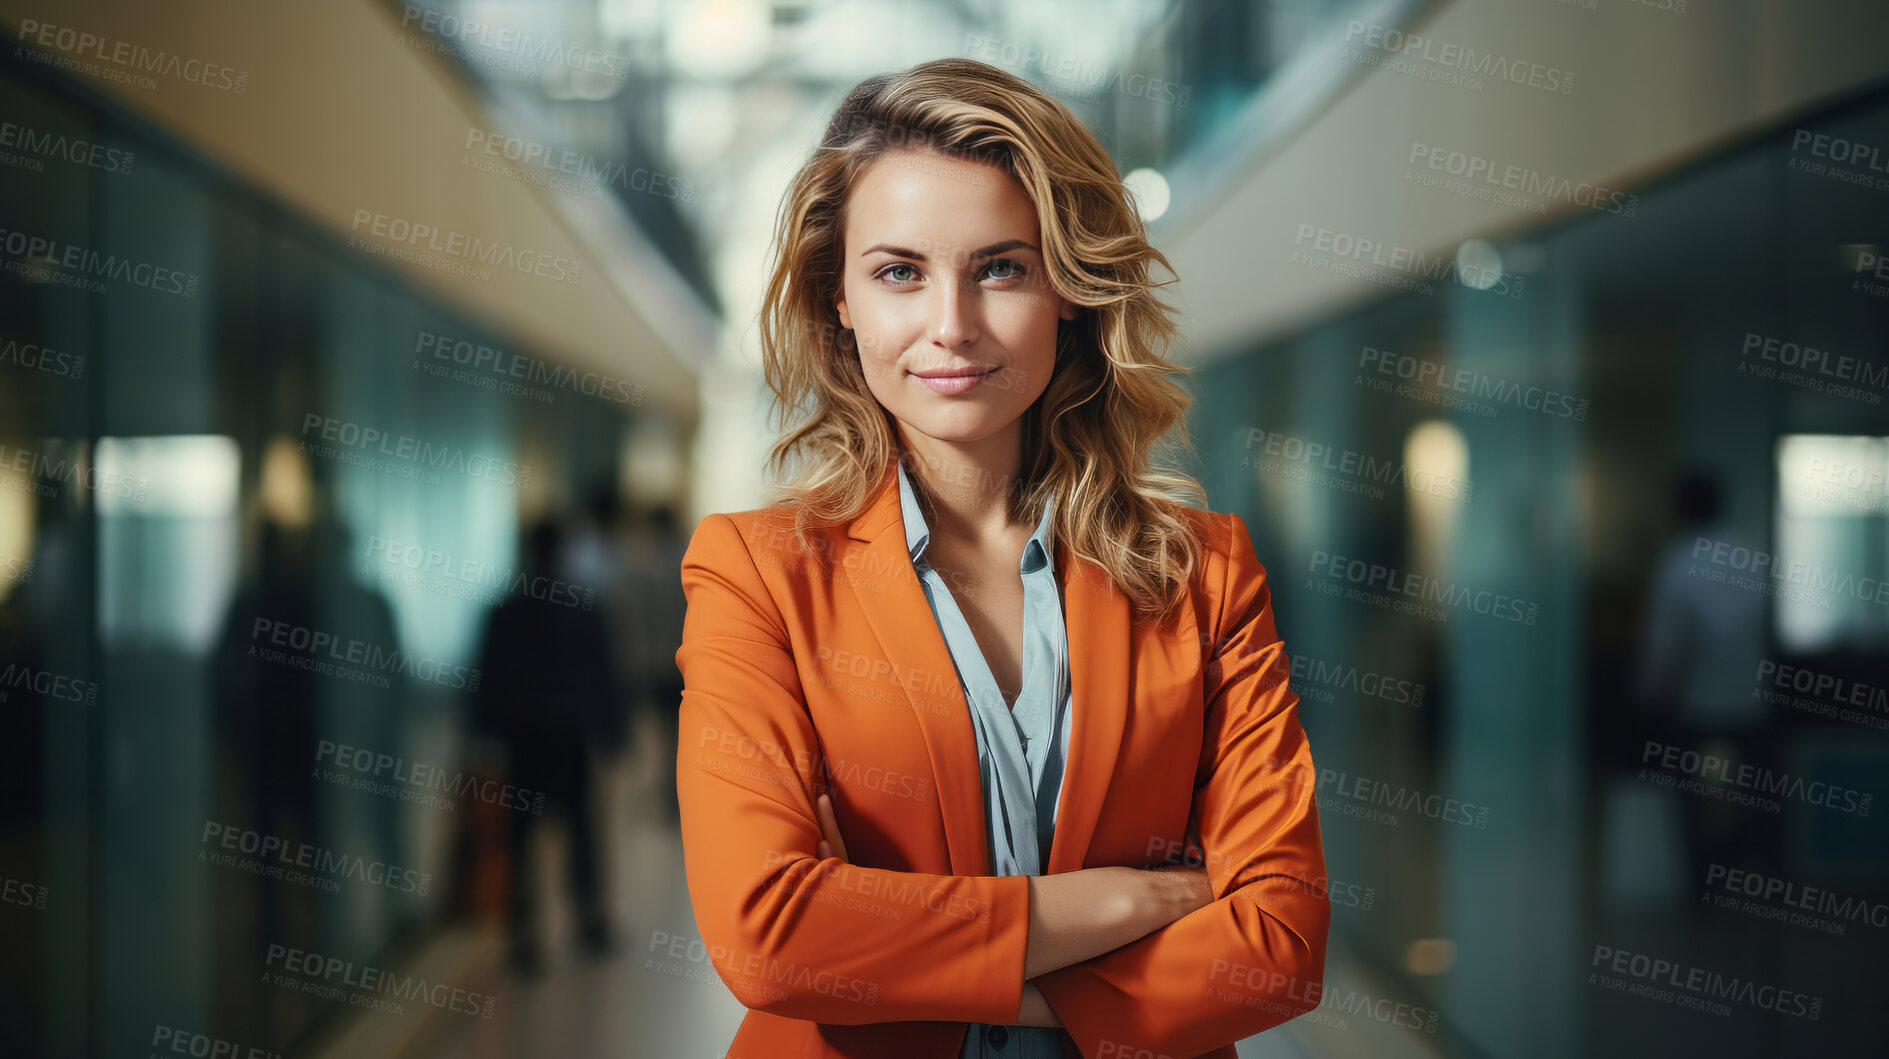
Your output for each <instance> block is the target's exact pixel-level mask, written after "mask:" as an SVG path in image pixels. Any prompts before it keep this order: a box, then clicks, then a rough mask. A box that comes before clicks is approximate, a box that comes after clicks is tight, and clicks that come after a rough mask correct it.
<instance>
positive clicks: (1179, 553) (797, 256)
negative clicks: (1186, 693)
mask: <svg viewBox="0 0 1889 1059" xmlns="http://www.w3.org/2000/svg"><path fill="white" fill-rule="evenodd" d="M910 150H917V151H925V152H932V153H936V154H942V155H946V156H953V157H961V158H969V159H972V160H976V161H981V162H986V163H989V164H994V165H997V166H1000V167H1001V168H1002V169H1003V170H1005V171H1006V172H1008V173H1009V174H1010V175H1011V176H1012V177H1014V178H1015V179H1016V180H1017V182H1018V183H1019V184H1021V185H1022V187H1023V190H1024V192H1025V193H1026V194H1027V195H1028V196H1029V198H1030V200H1031V202H1032V203H1034V204H1035V207H1036V213H1037V220H1038V223H1039V225H1040V227H1041V230H1042V241H1043V256H1044V259H1045V261H1046V263H1047V266H1048V277H1047V280H1048V283H1049V284H1050V286H1051V287H1052V288H1053V289H1054V290H1055V292H1056V293H1057V294H1058V295H1060V296H1061V297H1062V298H1064V299H1065V300H1067V301H1069V302H1071V303H1072V304H1074V305H1075V306H1076V307H1077V317H1076V319H1075V320H1073V321H1062V322H1060V324H1059V327H1058V331H1057V341H1056V360H1055V368H1054V369H1053V372H1052V375H1051V378H1050V381H1049V384H1048V387H1047V388H1046V389H1045V391H1044V392H1043V394H1042V396H1040V397H1039V398H1038V399H1037V400H1036V401H1035V402H1034V403H1033V404H1032V405H1031V406H1030V408H1029V410H1028V411H1026V412H1025V413H1024V417H1023V418H1024V422H1023V454H1022V456H1023V458H1022V462H1021V464H1020V466H1021V468H1022V470H1021V472H1020V474H1019V476H1018V481H1017V482H1016V487H1015V488H1013V489H1011V490H1010V492H1009V504H1010V516H1011V518H1012V519H1013V520H1024V521H1031V522H1033V521H1035V519H1036V518H1038V517H1040V516H1041V513H1042V510H1043V504H1044V503H1045V502H1047V500H1048V499H1049V498H1050V497H1052V496H1053V497H1055V498H1056V501H1057V506H1056V518H1055V532H1056V541H1057V546H1058V547H1060V548H1067V549H1069V552H1070V554H1071V555H1073V556H1078V557H1081V558H1083V559H1087V560H1089V561H1091V562H1093V563H1095V564H1096V565H1098V566H1099V567H1101V568H1102V569H1103V570H1104V571H1106V572H1107V574H1108V576H1109V577H1110V579H1111V580H1112V581H1113V583H1114V585H1115V587H1116V588H1118V589H1119V590H1120V591H1121V592H1122V593H1123V595H1125V596H1127V597H1128V599H1129V601H1130V603H1131V605H1132V607H1133V609H1134V612H1135V613H1136V615H1137V616H1140V617H1146V618H1152V619H1154V620H1156V621H1163V620H1165V619H1166V618H1167V617H1168V616H1169V615H1171V614H1172V613H1174V611H1175V609H1176V607H1177V606H1178V604H1179V603H1180V601H1181V600H1182V598H1183V597H1184V596H1185V595H1186V592H1187V586H1188V583H1189V581H1190V579H1191V578H1192V576H1193V575H1194V573H1195V571H1196V569H1197V568H1198V566H1199V564H1200V562H1201V550H1202V541H1201V539H1200V535H1199V528H1198V525H1197V521H1196V520H1195V519H1194V518H1191V517H1190V516H1189V515H1188V513H1187V512H1186V510H1185V509H1186V508H1188V507H1189V506H1190V505H1189V504H1188V503H1186V501H1188V500H1197V501H1198V506H1199V507H1202V508H1204V507H1205V506H1206V493H1205V490H1203V489H1202V488H1201V486H1200V484H1199V483H1198V482H1196V481H1195V480H1194V479H1193V478H1191V477H1189V476H1188V475H1186V474H1184V473H1181V472H1180V471H1178V470H1176V469H1174V468H1173V467H1172V465H1171V463H1170V462H1169V461H1168V459H1167V457H1171V456H1173V455H1175V454H1177V453H1178V452H1180V451H1185V452H1186V453H1187V454H1188V455H1190V456H1191V455H1193V451H1194V450H1193V446H1192V443H1191V442H1190V441H1189V440H1188V439H1187V437H1186V434H1185V431H1183V430H1176V429H1175V428H1176V427H1177V426H1179V425H1180V424H1181V423H1182V420H1183V418H1184V416H1185V413H1186V410H1187V407H1188V405H1189V404H1190V403H1191V400H1192V399H1191V398H1190V397H1189V395H1188V394H1187V392H1186V391H1185V390H1183V389H1182V388H1181V387H1180V386H1179V385H1177V384H1176V383H1174V382H1172V381H1170V379H1169V376H1172V375H1178V374H1184V373H1185V372H1186V370H1187V369H1186V368H1184V367H1182V366H1180V365H1177V364H1175V363H1173V362H1171V361H1169V360H1168V359H1167V349H1168V344H1169V342H1170V340H1171V339H1172V337H1173V334H1174V330H1175V326H1174V323H1173V321H1172V319H1171V318H1170V313H1171V310H1170V308H1169V307H1168V306H1167V305H1166V304H1165V303H1163V302H1162V301H1160V300H1159V299H1158V298H1157V297H1156V296H1155V290H1156V288H1157V287H1159V286H1165V285H1166V284H1165V283H1156V282H1154V281H1153V280H1152V279H1151V278H1150V276H1149V270H1150V265H1151V264H1153V263H1157V262H1158V263H1159V264H1160V265H1161V267H1162V268H1164V269H1166V270H1167V271H1168V273H1169V274H1170V275H1172V274H1173V268H1172V267H1171V266H1170V265H1169V264H1168V261H1167V258H1165V257H1163V256H1162V254H1161V252H1160V251H1158V250H1156V249H1154V248H1153V247H1152V246H1150V245H1149V243H1148V238H1147V230H1146V228H1145V227H1144V226H1143V224H1142V222H1141V218H1140V215H1139V214H1138V213H1137V212H1136V210H1135V207H1134V204H1133V203H1132V202H1131V201H1130V200H1129V197H1128V192H1127V189H1126V188H1125V187H1124V186H1123V184H1122V181H1121V178H1120V176H1119V175H1118V174H1117V171H1116V168H1115V164H1114V162H1113V160H1111V159H1110V158H1109V156H1108V153H1107V152H1106V151H1104V150H1103V149H1102V146H1101V144H1099V143H1098V142H1096V139H1095V136H1094V135H1093V134H1092V133H1090V131H1089V130H1088V129H1087V128H1085V127H1084V126H1083V125H1082V123H1081V122H1080V121H1078V120H1076V118H1075V116H1074V115H1072V114H1071V113H1070V112H1069V110H1068V109H1067V108H1065V107H1064V106H1063V105H1062V104H1060V103H1058V102H1056V101H1055V100H1053V99H1051V98H1050V97H1049V96H1047V95H1045V94H1044V93H1043V92H1042V91H1041V90H1039V89H1038V88H1036V87H1035V86H1034V85H1031V84H1030V83H1029V82H1027V81H1024V80H1023V79H1021V78H1019V77H1016V76H1014V75H1012V74H1009V73H1006V72H1005V71H1003V70H999V69H997V68H996V67H994V66H990V65H988V64H985V63H981V62H977V61H975V60H971V59H958V58H952V59H939V60H935V61H932V62H927V63H921V64H920V65H918V66H914V67H912V68H911V69H910V70H907V71H905V72H903V73H898V74H888V75H882V76H878V77H872V78H868V79H866V80H865V81H862V82H860V83H859V85H858V86H857V87H855V88H854V89H853V90H852V91H851V92H850V93H849V94H848V95H847V96H846V98H845V100H844V101H843V102H841V103H840V105H839V108H838V110H837V111H836V112H835V113H834V115H833V119H832V121H831V122H829V123H828V125H827V128H826V132H825V135H823V136H822V137H821V140H820V145H819V147H818V148H816V149H815V150H814V152H813V153H812V155H811V157H809V158H808V160H807V162H806V164H804V165H803V166H801V168H800V171H799V172H798V173H796V174H795V176H794V179H793V182H792V184H791V185H790V186H789V188H788V191H787V194H786V196H785V198H784V199H783V200H782V204H781V209H780V213H779V216H778V218H777V220H776V225H775V233H774V242H773V254H774V264H773V268H772V270H771V275H770V276H769V279H768V283H767V291H766V296H765V301H764V302H763V308H762V310H761V317H760V321H759V330H760V343H761V358H762V365H763V370H764V373H765V376H766V380H767V385H768V387H769V388H770V389H771V390H772V391H773V394H774V402H773V406H774V409H775V410H776V411H777V412H779V414H780V418H781V420H782V427H783V434H782V437H781V438H780V440H779V441H777V442H776V443H775V445H774V446H773V449H772V451H771V453H770V455H769V458H768V461H767V466H768V469H769V470H770V471H772V472H774V473H775V474H777V475H779V476H781V477H782V478H784V479H785V484H783V485H781V486H778V487H777V494H776V503H778V504H781V505H784V506H787V507H789V508H791V509H792V511H793V526H794V532H795V535H796V537H797V538H798V539H799V540H800V541H801V542H802V543H803V545H804V544H805V543H806V540H807V536H806V535H807V532H808V531H809V530H810V529H812V528H814V527H816V526H823V525H832V524H835V523H841V522H845V521H848V520H850V519H852V518H855V517H857V516H858V515H859V514H860V513H861V512H862V511H864V510H865V508H866V507H867V506H868V505H869V504H870V503H871V501H872V499H873V497H874V495H875V493H876V491H877V488H878V487H879V486H880V485H881V484H882V483H883V482H884V480H885V476H886V475H888V474H890V473H892V467H893V464H894V462H895V461H896V460H898V459H899V458H900V455H901V446H900V444H899V442H898V435H897V430H896V425H895V421H894V419H893V417H892V415H891V413H890V412H888V411H887V410H886V409H885V407H884V406H882V405H881V404H880V403H879V402H878V400H877V399H876V398H875V397H874V396H873V395H872V391H871V390H870V389H869V388H868V387H867V384H866V377H865V373H864V370H863V368H862V367H861V364H860V358H859V356H858V351H857V349H856V345H855V339H854V336H853V334H852V332H850V331H848V330H846V329H845V328H843V327H841V326H840V321H839V313H838V310H837V308H836V305H835V303H836V302H837V301H838V299H839V293H840V284H841V268H842V258H843V256H844V239H843V234H844V223H845V216H846V203H847V200H848V195H849V193H850V191H851V189H852V188H853V187H854V186H856V184H857V181H858V180H859V178H860V177H861V176H862V175H863V174H864V173H865V171H866V169H867V168H868V167H869V166H871V165H872V164H873V163H874V162H876V161H878V160H879V159H880V158H881V157H883V156H885V155H887V154H889V153H891V152H895V151H910ZM1167 282H1172V281H1171V280H1170V281H1167ZM789 420H793V421H794V423H793V425H792V426H791V428H789V427H788V421H789ZM1157 456H1160V457H1162V459H1161V460H1158V461H1157V459H1156V457H1157ZM912 477H913V479H914V481H913V485H914V487H915V488H916V489H918V490H919V491H920V492H921V494H922V492H923V489H924V486H923V485H922V484H921V476H919V475H913V476H912ZM929 501H930V498H929V497H924V496H922V495H921V503H927V504H929Z"/></svg>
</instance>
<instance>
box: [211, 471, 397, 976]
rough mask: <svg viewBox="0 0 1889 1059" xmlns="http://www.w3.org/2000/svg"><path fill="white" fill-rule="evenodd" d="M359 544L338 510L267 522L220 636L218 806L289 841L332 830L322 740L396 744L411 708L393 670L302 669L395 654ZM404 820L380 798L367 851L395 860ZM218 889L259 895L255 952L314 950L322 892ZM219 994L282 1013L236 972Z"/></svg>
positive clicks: (253, 885)
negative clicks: (344, 651) (355, 559)
mask: <svg viewBox="0 0 1889 1059" xmlns="http://www.w3.org/2000/svg"><path fill="white" fill-rule="evenodd" d="M354 540H355V538H354V533H353V529H352V527H351V526H349V525H348V523H347V522H346V521H345V520H344V519H342V518H341V517H340V516H339V514H338V513H337V512H336V511H335V510H334V508H333V506H332V505H331V504H327V503H323V504H319V505H317V507H316V508H315V510H314V512H313V516H312V518H311V520H310V521H309V522H308V524H307V525H305V526H292V525H285V524H283V523H280V522H278V521H276V520H275V519H273V518H266V517H265V518H264V520H263V521H262V524H261V527H260V530H259V534H258V538H257V547H256V554H255V563H254V566H253V567H252V568H251V570H250V572H249V573H248V574H247V576H246V577H245V578H244V579H243V581H242V582H241V583H240V584H239V585H238V586H237V589H236V591H235V593H234V594H233V595H232V597H231V599H230V603H229V607H228V609H227V611H225V613H224V617H223V624H222V628H221V630H220V632H219V634H218V638H217V648H216V654H215V656H214V666H213V674H214V675H213V680H214V682H215V683H214V689H215V690H214V709H215V716H216V731H217V732H218V733H219V736H220V738H221V745H220V747H219V755H220V756H221V758H222V760H223V761H224V762H225V768H226V774H228V775H230V776H231V777H232V779H233V780H234V783H233V785H232V787H231V789H229V790H228V792H227V794H226V795H222V796H220V797H219V804H220V805H222V806H223V808H222V809H221V810H220V811H221V812H224V813H227V814H228V815H227V816H226V817H225V819H227V820H230V821H232V822H233V821H239V820H240V821H243V822H244V824H245V826H248V827H251V828H254V829H255V830H256V831H259V832H262V833H263V834H267V835H270V836H272V837H276V838H280V839H281V840H282V841H283V842H285V843H287V844H289V845H291V846H293V845H294V844H296V843H302V842H306V843H308V844H310V845H312V846H321V845H324V844H326V843H327V842H328V841H329V838H328V837H327V836H331V835H332V834H333V832H334V828H335V826H336V825H335V822H334V820H333V819H332V818H331V817H330V816H328V814H325V813H323V812H322V802H321V797H320V792H321V791H322V790H323V789H325V788H326V785H325V784H322V783H321V781H320V780H318V779H316V778H315V776H314V775H313V773H315V771H316V769H317V761H318V746H319V744H320V742H321V741H322V740H324V739H328V740H340V741H343V742H355V743H357V744H362V743H365V744H368V745H378V746H386V745H390V744H391V742H392V739H393V738H394V737H393V735H392V733H393V732H394V731H395V730H396V729H397V727H398V725H399V717H400V709H399V708H400V706H401V704H402V703H403V702H404V701H405V694H406V691H407V685H406V683H405V678H404V677H403V675H402V674H400V673H399V672H397V671H396V672H389V671H388V670H387V668H386V667H385V666H379V667H377V666H375V665H373V664H372V663H367V664H362V665H359V666H353V667H350V668H353V669H357V670H359V671H361V672H363V673H372V674H373V675H374V676H378V677H383V678H385V686H382V685H381V684H380V683H379V682H378V681H371V680H352V679H347V678H345V677H341V676H337V675H335V674H333V673H331V672H322V671H319V668H321V667H318V666H317V665H312V664H305V663H331V662H336V661H339V659H334V658H330V657H329V656H328V654H326V653H325V652H324V650H323V649H321V648H319V647H313V646H310V642H311V639H312V638H315V637H328V638H331V639H330V640H329V642H330V643H340V644H351V643H358V644H365V645H370V646H371V647H372V648H373V649H374V650H375V652H376V653H377V655H378V657H380V658H382V659H397V658H398V657H399V655H400V640H399V632H398V630H397V628H396V626H395V623H394V615H393V608H392V607H391V606H390V605H389V604H388V602H387V600H386V597H384V596H382V595H381V594H380V593H379V592H378V591H376V590H375V589H372V588H370V587H367V586H366V585H364V584H362V583H361V582H360V581H359V580H358V579H357V577H356V576H355V572H354V571H353V569H351V560H350V557H351V555H352V552H353V547H354ZM398 815H399V813H398V809H397V807H394V806H391V805H387V804H384V803H383V804H378V805H373V806H372V808H371V810H370V811H369V812H368V813H367V814H366V821H367V828H366V834H367V835H368V836H369V838H370V840H371V842H372V848H374V849H376V850H378V851H379V855H380V856H381V857H383V858H385V859H387V860H390V861H391V860H399V859H404V858H402V857H400V856H399V853H400V849H399V845H398V843H399V841H400V838H399V834H398ZM216 885H217V886H218V888H219V889H220V890H221V891H222V894H221V896H220V897H219V903H220V904H222V903H225V902H228V901H230V900H232V899H233V900H236V901H241V900H242V899H243V898H241V897H238V896H236V895H235V893H234V891H238V890H243V889H247V890H250V891H251V892H252V893H253V894H254V900H255V902H256V908H257V915H256V929H255V933H254V934H253V936H248V937H245V938H243V939H242V941H243V943H247V944H249V945H252V946H253V947H254V948H255V949H256V950H257V951H259V952H260V951H264V950H266V949H267V947H268V946H269V945H273V944H284V945H297V944H310V943H312V942H313V941H314V940H315V938H316V937H317V930H318V927H319V915H320V912H319V909H320V905H321V904H322V902H321V900H320V898H319V896H318V895H317V891H314V890H311V889H308V888H306V887H300V886H285V885H284V884H282V883H281V882H279V881H276V880H272V879H265V878H254V877H246V876H219V877H218V881H217V884H216ZM221 988H225V989H230V990H239V991H240V990H247V991H249V992H250V993H251V994H253V996H254V997H255V998H256V1001H257V1003H258V1004H259V1005H261V1006H262V1007H263V1008H264V1009H265V1010H272V1011H278V1012H279V1011H281V1010H282V1009H283V1007H284V1004H283V999H282V997H281V995H280V993H279V992H278V991H276V990H272V989H258V988H257V986H256V983H255V981H254V979H253V978H251V977H249V976H247V975H242V974H236V975H234V976H233V977H231V978H228V979H226V980H225V981H224V982H223V983H221ZM237 995H238V996H241V995H242V994H241V993H240V992H239V993H238V994H237Z"/></svg>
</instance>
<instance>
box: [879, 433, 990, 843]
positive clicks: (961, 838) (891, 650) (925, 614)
mask: <svg viewBox="0 0 1889 1059" xmlns="http://www.w3.org/2000/svg"><path fill="white" fill-rule="evenodd" d="M847 535H848V536H850V537H852V538H853V539H854V540H861V541H865V542H866V544H865V548H864V549H863V554H862V556H861V557H860V560H859V561H858V562H857V563H856V564H854V565H855V568H856V569H855V572H854V574H853V576H852V577H850V578H849V579H848V581H849V583H850V584H851V585H852V586H853V592H854V595H855V596H856V597H857V598H858V600H859V605H860V607H861V609H863V610H864V611H865V612H866V620H867V622H868V623H869V624H871V626H872V631H873V634H874V635H875V636H877V637H878V638H879V647H880V650H882V651H883V652H884V653H885V657H886V660H887V661H888V662H890V663H891V664H892V674H891V679H892V680H893V681H894V682H895V683H896V684H898V685H899V687H901V688H902V689H903V690H904V692H905V697H906V700H907V701H908V702H910V703H911V706H912V717H913V719H914V720H916V721H917V722H918V728H919V731H920V732H921V733H923V735H924V737H925V751H926V754H927V755H928V756H929V757H930V759H931V774H932V779H933V787H934V788H935V789H936V790H937V792H938V807H939V811H940V812H941V813H942V814H943V817H944V831H945V842H946V844H947V845H948V846H949V850H948V855H949V857H950V861H951V870H950V872H949V874H952V875H989V874H990V844H989V841H988V840H987V839H986V837H985V835H984V781H983V777H982V776H981V775H980V774H979V772H978V768H977V735H976V733H975V732H973V731H972V730H971V714H970V703H969V702H967V701H966V700H965V698H964V686H963V684H962V683H961V682H960V681H959V680H958V671H957V667H956V666H954V665H953V664H952V662H951V649H950V647H948V646H946V644H945V640H944V633H943V632H941V631H940V630H939V628H938V621H937V618H936V617H935V616H933V614H932V612H931V602H930V601H929V600H927V599H926V598H925V586H923V585H921V584H919V582H918V574H917V572H916V571H914V570H913V569H912V556H911V553H910V552H909V551H907V550H906V547H905V527H904V523H903V521H902V520H901V518H900V514H899V488H898V471H897V469H896V468H892V469H890V471H889V473H888V474H887V475H886V476H885V478H884V479H883V480H882V481H881V482H880V487H879V492H878V495H877V497H876V499H874V501H873V503H872V505H871V506H870V507H869V508H867V509H866V511H865V512H864V513H863V514H861V515H860V516H859V517H858V518H857V519H855V520H853V522H852V523H851V524H850V525H849V526H848V527H847ZM879 589H884V591H879Z"/></svg>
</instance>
